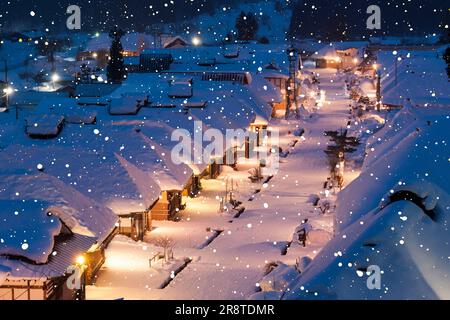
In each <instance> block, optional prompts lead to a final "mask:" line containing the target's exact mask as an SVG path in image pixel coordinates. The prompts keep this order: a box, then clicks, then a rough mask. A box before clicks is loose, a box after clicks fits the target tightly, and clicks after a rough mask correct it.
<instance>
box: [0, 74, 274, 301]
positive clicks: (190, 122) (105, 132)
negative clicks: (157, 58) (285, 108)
mask: <svg viewBox="0 0 450 320" xmlns="http://www.w3.org/2000/svg"><path fill="white" fill-rule="evenodd" d="M240 74H241V73H217V74H209V75H205V74H197V73H189V72H186V73H185V74H180V73H165V74H150V73H140V74H130V76H129V77H128V79H127V81H126V82H124V83H123V84H122V85H121V86H114V87H112V86H110V85H104V84H99V85H88V84H85V85H80V87H78V88H76V92H77V93H76V95H75V97H74V98H69V97H59V96H58V97H57V96H55V97H54V98H48V97H47V98H45V99H43V100H41V102H39V103H38V104H37V105H32V106H30V109H29V110H28V109H27V110H24V111H22V117H23V118H25V119H26V122H25V128H23V127H22V126H18V125H17V123H11V122H7V121H5V122H3V120H2V119H1V118H0V121H1V122H2V126H3V127H4V128H5V130H6V131H7V132H9V133H10V134H11V137H14V138H13V139H9V140H7V141H5V144H4V145H2V149H3V150H2V153H1V155H0V161H2V163H3V166H2V169H1V170H0V175H2V178H1V179H0V180H1V182H0V202H2V205H0V208H1V209H0V213H1V215H2V218H4V220H5V221H6V223H2V225H1V226H0V231H1V232H0V235H1V238H2V239H1V240H2V242H1V244H0V300H2V299H8V300H9V299H13V300H20V299H83V298H84V285H85V284H86V283H91V282H94V281H95V274H96V272H97V271H98V269H99V268H100V266H101V265H102V263H103V261H104V259H105V255H104V250H105V248H106V247H107V245H108V244H109V241H110V240H111V239H112V237H114V235H115V234H116V233H121V234H124V235H127V236H130V237H131V238H133V239H135V240H142V239H143V237H144V235H145V233H146V232H148V231H151V230H152V221H153V220H167V219H175V220H176V219H177V216H178V215H179V214H180V212H181V211H182V210H183V209H184V206H185V202H184V199H185V197H189V196H195V195H196V194H197V193H198V192H199V190H200V189H201V180H202V179H205V178H216V177H217V176H218V175H219V174H220V168H221V161H219V160H220V158H221V157H224V153H225V152H226V151H228V150H221V151H222V152H224V153H219V154H217V155H216V156H215V157H213V158H211V159H209V160H210V161H208V162H201V163H196V162H195V161H192V162H186V163H182V164H175V163H174V162H173V160H172V158H171V150H172V149H173V147H174V145H176V143H177V141H172V139H171V134H172V133H173V132H174V131H175V130H176V129H179V128H183V129H186V130H187V132H189V133H190V134H191V135H194V132H195V131H196V130H198V129H199V128H196V127H195V125H196V122H195V121H201V125H202V126H203V128H202V129H203V130H207V129H208V128H215V129H218V130H220V131H221V132H222V133H224V134H225V132H226V130H227V129H238V128H248V129H250V130H254V131H261V132H262V129H263V128H266V127H267V120H268V119H269V118H270V115H271V113H272V107H273V106H274V105H275V104H277V103H280V102H282V98H281V95H280V92H279V91H278V90H277V89H276V88H275V87H274V86H272V85H271V84H270V83H269V82H268V81H267V80H266V79H264V77H262V76H257V77H251V76H250V74H246V73H242V76H243V78H242V79H246V80H245V81H244V80H242V81H237V80H236V79H237V78H239V77H240ZM239 79H241V78H239ZM238 114H239V116H237V115H238ZM55 128H56V129H57V130H55ZM259 141H262V139H261V140H259ZM248 147H249V145H248V144H243V145H236V146H234V147H233V150H232V152H233V153H234V154H235V156H234V159H235V160H236V159H237V158H238V153H239V152H241V151H242V154H244V155H245V154H248V150H247V151H246V150H245V149H246V148H248ZM231 165H232V164H231ZM31 221H32V222H33V223H31ZM22 229H23V230H22ZM24 234H29V235H30V236H23V235H24Z"/></svg>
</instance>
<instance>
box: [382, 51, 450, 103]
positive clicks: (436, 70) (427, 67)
mask: <svg viewBox="0 0 450 320" xmlns="http://www.w3.org/2000/svg"><path fill="white" fill-rule="evenodd" d="M394 53H396V54H394ZM398 59H400V60H398ZM377 61H378V63H379V64H380V65H381V66H382V68H383V69H382V79H381V90H382V92H381V95H382V100H383V103H387V104H392V105H404V104H405V102H406V99H408V98H409V99H411V101H412V103H413V104H422V105H424V104H428V105H433V106H435V105H439V104H441V105H446V104H449V103H450V86H449V84H448V76H447V72H446V64H445V61H444V59H443V58H442V50H436V51H412V52H408V51H398V52H396V51H394V52H384V51H383V52H380V53H379V54H378V58H377ZM396 61H397V63H396ZM395 64H397V68H396V67H395ZM396 69H397V72H396ZM396 74H397V80H396Z"/></svg>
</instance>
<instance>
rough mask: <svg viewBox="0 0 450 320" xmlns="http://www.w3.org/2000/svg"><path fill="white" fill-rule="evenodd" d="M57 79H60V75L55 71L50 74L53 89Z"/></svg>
mask: <svg viewBox="0 0 450 320" xmlns="http://www.w3.org/2000/svg"><path fill="white" fill-rule="evenodd" d="M59 79H60V77H59V75H58V74H57V73H54V74H52V83H53V89H55V83H56V82H58V81H59Z"/></svg>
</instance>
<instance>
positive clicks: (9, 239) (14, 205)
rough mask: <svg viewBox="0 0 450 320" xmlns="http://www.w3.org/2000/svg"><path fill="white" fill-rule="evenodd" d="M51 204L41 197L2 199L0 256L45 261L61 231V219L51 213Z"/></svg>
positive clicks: (0, 202)
mask: <svg viewBox="0 0 450 320" xmlns="http://www.w3.org/2000/svg"><path fill="white" fill-rule="evenodd" d="M49 207H50V205H49V203H47V202H42V201H38V200H35V201H33V200H28V201H27V200H0V216H1V220H2V223H1V224H0V237H1V242H0V256H2V255H9V256H16V257H25V258H27V259H29V260H31V261H34V262H36V263H46V262H47V259H48V256H49V255H50V254H51V252H52V250H53V247H54V237H55V236H57V235H58V234H59V233H60V231H61V222H60V220H59V219H57V218H55V217H52V216H49V215H48V209H49Z"/></svg>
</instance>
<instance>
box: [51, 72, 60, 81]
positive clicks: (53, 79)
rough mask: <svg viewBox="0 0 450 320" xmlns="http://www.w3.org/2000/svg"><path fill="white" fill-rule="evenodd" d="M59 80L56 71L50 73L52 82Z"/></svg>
mask: <svg viewBox="0 0 450 320" xmlns="http://www.w3.org/2000/svg"><path fill="white" fill-rule="evenodd" d="M58 80H59V75H58V74H57V73H54V74H53V75H52V81H53V82H56V81H58Z"/></svg>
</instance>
